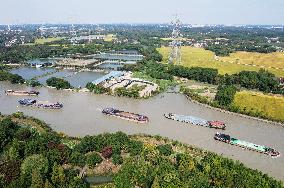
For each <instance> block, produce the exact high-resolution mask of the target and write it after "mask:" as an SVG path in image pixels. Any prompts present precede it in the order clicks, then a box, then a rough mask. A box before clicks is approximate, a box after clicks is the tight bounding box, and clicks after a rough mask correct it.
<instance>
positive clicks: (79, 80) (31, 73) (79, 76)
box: [10, 67, 105, 88]
mask: <svg viewBox="0 0 284 188" xmlns="http://www.w3.org/2000/svg"><path fill="white" fill-rule="evenodd" d="M10 72H11V73H13V74H18V75H20V76H22V77H23V78H24V79H26V80H30V79H32V78H34V77H37V80H38V81H39V82H40V83H41V84H43V85H46V80H47V79H48V78H51V77H57V78H63V79H65V80H67V81H69V83H70V84H71V85H72V86H73V87H75V88H78V87H85V86H86V84H87V83H88V82H92V81H94V80H96V79H98V78H100V77H102V76H104V75H105V73H103V72H92V71H84V72H77V71H75V70H65V69H55V68H35V67H20V68H15V69H12V70H11V71H10ZM48 73H50V74H48Z"/></svg>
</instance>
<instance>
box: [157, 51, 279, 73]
mask: <svg viewBox="0 0 284 188" xmlns="http://www.w3.org/2000/svg"><path fill="white" fill-rule="evenodd" d="M157 50H158V51H159V52H160V53H161V54H162V55H163V62H164V63H166V62H167V59H168V55H169V52H170V48H169V47H162V48H158V49H157ZM181 53H182V65H183V66H186V67H197V66H198V67H205V68H216V69H218V71H219V73H220V74H223V75H224V74H226V73H227V74H234V73H238V72H240V71H243V70H247V71H258V70H259V69H260V68H261V67H257V66H249V65H241V64H236V63H230V62H227V61H218V60H216V59H215V54H214V53H213V52H211V51H209V50H205V49H203V48H194V47H190V46H183V47H182V48H181ZM265 69H266V70H268V71H269V72H272V73H273V74H275V75H276V76H278V77H282V76H284V71H283V70H277V69H273V68H265Z"/></svg>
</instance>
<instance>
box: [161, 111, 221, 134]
mask: <svg viewBox="0 0 284 188" xmlns="http://www.w3.org/2000/svg"><path fill="white" fill-rule="evenodd" d="M164 116H165V117H166V118H168V119H171V120H175V121H180V122H184V123H190V124H193V125H199V126H203V127H209V128H215V129H223V130H225V128H226V124H225V123H224V122H221V121H207V120H205V119H201V118H198V117H194V116H185V115H178V114H173V113H169V114H164Z"/></svg>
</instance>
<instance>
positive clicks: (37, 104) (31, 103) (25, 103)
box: [18, 99, 63, 109]
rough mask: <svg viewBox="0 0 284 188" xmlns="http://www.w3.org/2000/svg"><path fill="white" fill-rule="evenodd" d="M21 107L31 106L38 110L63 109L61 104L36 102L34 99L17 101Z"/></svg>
mask: <svg viewBox="0 0 284 188" xmlns="http://www.w3.org/2000/svg"><path fill="white" fill-rule="evenodd" d="M18 102H19V104H20V105H22V106H33V107H38V108H45V109H61V108H63V104H61V103H59V102H57V103H49V102H43V101H37V100H35V99H22V100H19V101H18Z"/></svg>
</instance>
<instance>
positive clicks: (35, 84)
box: [27, 79, 41, 87]
mask: <svg viewBox="0 0 284 188" xmlns="http://www.w3.org/2000/svg"><path fill="white" fill-rule="evenodd" d="M27 85H28V86H31V87H38V86H41V83H40V82H39V81H38V80H36V79H31V80H27Z"/></svg>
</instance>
